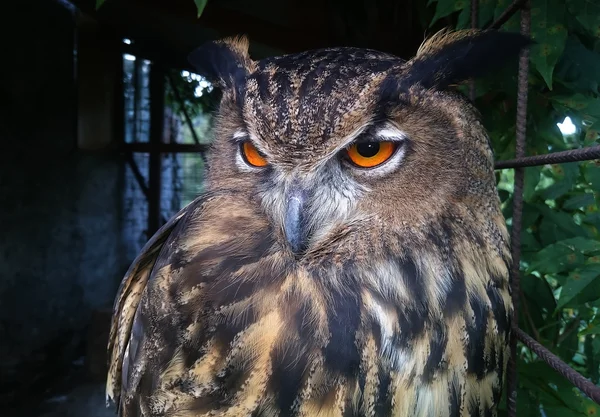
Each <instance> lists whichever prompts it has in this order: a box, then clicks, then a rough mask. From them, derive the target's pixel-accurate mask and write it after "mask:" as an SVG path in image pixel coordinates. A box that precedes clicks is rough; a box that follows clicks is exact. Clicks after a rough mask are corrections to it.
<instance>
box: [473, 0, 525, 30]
mask: <svg viewBox="0 0 600 417" xmlns="http://www.w3.org/2000/svg"><path fill="white" fill-rule="evenodd" d="M526 1H527V0H514V1H513V2H512V3H511V5H510V6H508V7H507V8H506V10H505V11H504V12H503V13H502V14H501V15H500V16H499V17H498V19H496V20H495V21H494V22H492V23H490V24H489V25H488V26H486V27H485V28H484V29H486V30H487V29H500V27H501V26H502V25H503V24H505V23H506V22H508V20H509V19H510V18H511V17H513V15H514V14H515V13H516V12H517V10H519V9H520V8H521V7H523V5H524V4H525V2H526Z"/></svg>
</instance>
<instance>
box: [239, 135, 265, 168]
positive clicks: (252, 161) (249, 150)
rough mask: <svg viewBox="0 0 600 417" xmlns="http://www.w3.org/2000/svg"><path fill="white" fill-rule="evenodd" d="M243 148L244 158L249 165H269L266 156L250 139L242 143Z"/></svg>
mask: <svg viewBox="0 0 600 417" xmlns="http://www.w3.org/2000/svg"><path fill="white" fill-rule="evenodd" d="M241 150H242V155H243V156H244V160H245V161H246V163H247V164H248V165H252V166H254V167H260V168H262V167H265V166H267V164H268V162H267V160H266V159H265V157H264V156H263V155H262V154H261V153H260V152H259V150H258V149H256V147H255V146H254V145H253V144H252V143H250V142H249V141H246V142H243V143H242V145H241Z"/></svg>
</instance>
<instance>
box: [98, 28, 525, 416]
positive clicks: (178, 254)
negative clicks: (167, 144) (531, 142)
mask: <svg viewBox="0 0 600 417" xmlns="http://www.w3.org/2000/svg"><path fill="white" fill-rule="evenodd" d="M486 36H487V37H488V38H489V37H490V36H491V40H490V39H488V38H486ZM494 39H496V41H494ZM498 39H499V40H498ZM492 41H494V42H499V44H500V45H503V46H504V47H505V48H504V49H505V51H506V53H505V55H507V56H508V55H511V54H512V55H514V54H515V53H516V52H518V50H519V49H520V48H521V47H522V46H523V45H524V44H525V41H524V40H523V39H522V38H519V37H516V36H513V37H511V35H508V36H507V34H504V35H502V34H497V33H492V34H491V35H490V34H488V33H483V34H481V33H467V34H466V35H465V34H463V35H461V36H458V35H452V34H445V35H443V36H441V37H440V38H436V39H434V40H431V41H429V42H428V43H426V44H425V45H424V46H423V47H422V48H421V50H420V52H419V53H418V54H417V57H416V58H414V59H413V60H410V61H408V62H404V61H402V60H400V59H398V58H396V57H393V56H391V55H387V54H383V53H379V52H376V51H369V50H361V49H354V48H334V49H327V50H320V51H311V52H306V53H302V54H296V55H291V56H284V57H278V58H271V59H268V60H264V61H258V62H256V61H252V60H251V59H250V58H249V57H248V55H247V46H248V45H247V42H246V41H245V40H243V39H242V40H229V41H224V42H215V43H211V44H210V45H208V46H205V47H204V48H200V49H199V50H197V51H196V52H195V53H194V54H193V55H192V57H191V60H192V62H193V63H196V64H197V65H198V67H199V70H200V72H201V73H204V74H208V75H209V76H211V75H212V79H214V80H216V82H218V83H219V85H220V86H221V88H222V89H223V93H224V95H223V99H222V101H221V106H220V110H219V113H218V116H217V124H216V133H215V141H214V145H213V149H212V150H211V157H210V160H209V161H210V165H209V171H208V180H207V186H206V189H207V192H206V193H205V194H203V195H201V196H200V197H198V199H196V200H195V201H194V202H192V203H191V204H190V205H189V206H187V207H186V208H184V209H183V210H182V211H181V212H180V213H179V214H178V215H176V216H175V217H174V218H173V219H171V220H170V221H169V223H167V224H166V225H165V226H163V228H162V229H161V230H160V231H159V232H158V233H157V234H156V235H155V236H154V237H153V238H152V239H151V240H150V241H149V242H148V243H147V245H146V246H145V247H144V249H143V250H142V252H141V253H140V255H139V256H138V258H137V259H136V260H135V261H134V263H133V264H132V266H131V268H130V270H129V271H128V273H127V275H126V276H125V278H124V280H123V283H122V285H121V288H120V289H119V294H118V296H117V299H116V301H115V310H114V321H113V327H112V331H111V338H110V342H109V355H110V371H109V377H108V383H107V394H108V396H109V397H110V398H112V399H114V400H115V401H116V402H117V404H118V409H119V413H120V415H121V416H184V417H188V416H257V417H258V416H265V417H266V416H268V417H275V416H281V417H285V416H373V417H374V416H377V417H379V416H382V417H383V416H397V417H408V416H417V417H421V416H422V417H425V416H434V417H459V416H460V417H462V416H492V415H495V414H496V411H497V405H498V402H499V399H500V396H501V393H502V385H503V377H504V372H505V368H506V363H507V360H508V356H509V350H508V342H509V337H510V327H511V316H512V304H511V299H510V293H509V286H508V267H509V265H510V252H509V243H508V236H507V231H506V226H505V223H504V218H503V216H502V213H501V211H500V204H499V199H498V196H497V192H496V188H495V178H494V172H493V156H492V152H491V149H490V146H489V141H488V137H487V134H486V132H485V130H484V128H483V126H482V125H481V123H480V122H479V120H478V116H477V113H476V112H475V111H474V109H473V108H472V106H471V105H470V104H469V103H467V101H466V100H464V99H463V98H462V97H460V96H459V95H457V94H455V93H451V92H449V91H447V88H446V87H447V85H448V84H449V83H453V82H455V81H456V80H457V79H460V78H461V77H464V74H461V73H460V71H464V68H463V67H465V61H466V63H467V64H468V63H469V62H470V61H469V60H471V61H472V60H473V59H474V58H473V57H472V56H471V55H469V54H473V53H475V54H476V55H475V58H478V57H479V55H477V54H480V53H481V52H480V49H481V48H480V46H481V45H480V44H481V43H485V42H488V43H489V42H492ZM461 42H462V44H461ZM492 43H493V42H492ZM457 45H458V46H457ZM461 45H462V47H461ZM478 46H479V49H478ZM452 48H454V49H452ZM465 50H466V52H465ZM448 51H449V52H448ZM478 51H479V52H478ZM494 53H495V55H496V56H497V55H499V54H498V49H496V50H495V52H494ZM448 54H449V55H448ZM461 54H462V55H461ZM457 57H458V58H460V59H458V58H457ZM457 59H458V60H457ZM432 60H433V61H432ZM453 60H454V61H456V62H454V61H453ZM430 61H432V62H433V63H432V62H430ZM440 62H442V64H443V65H441V64H440ZM453 62H454V64H453ZM467 68H468V66H467ZM457 73H458V75H457Z"/></svg>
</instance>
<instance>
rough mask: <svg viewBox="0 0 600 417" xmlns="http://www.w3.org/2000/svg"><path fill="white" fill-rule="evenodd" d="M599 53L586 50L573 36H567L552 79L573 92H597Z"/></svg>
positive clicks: (599, 68)
mask: <svg viewBox="0 0 600 417" xmlns="http://www.w3.org/2000/svg"><path fill="white" fill-rule="evenodd" d="M598 74H600V53H598V52H595V51H592V50H590V49H588V48H586V47H585V46H584V45H583V44H582V43H581V42H580V41H579V39H577V38H576V37H575V36H569V39H567V43H566V45H565V50H564V52H563V54H562V56H561V58H560V60H559V61H558V63H557V64H556V67H555V69H554V77H555V79H556V80H557V81H559V82H560V83H561V84H563V85H565V86H566V87H568V88H571V89H573V90H574V91H575V92H580V93H587V92H590V91H598V83H599V80H598Z"/></svg>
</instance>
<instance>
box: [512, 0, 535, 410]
mask: <svg viewBox="0 0 600 417" xmlns="http://www.w3.org/2000/svg"><path fill="white" fill-rule="evenodd" d="M530 26H531V12H530V10H529V1H527V2H525V4H524V5H523V8H522V9H521V33H522V34H523V35H525V36H529V33H530ZM528 88H529V48H525V49H523V51H522V52H521V55H520V57H519V79H518V84H517V134H516V142H517V143H516V158H517V159H519V158H524V157H525V142H526V139H527V96H528ZM524 178H525V171H524V169H523V168H516V170H515V185H514V193H513V218H512V230H511V252H512V268H511V274H510V275H511V277H510V278H511V289H512V301H513V308H514V310H513V323H518V322H519V319H518V318H519V301H520V300H519V297H520V293H521V283H520V277H519V267H520V263H521V221H522V219H523V182H524ZM510 351H511V355H510V360H509V362H508V378H507V379H508V387H507V389H508V397H507V398H508V404H507V405H508V416H509V417H516V415H517V383H518V378H517V338H516V335H515V333H513V334H512V337H511V340H510Z"/></svg>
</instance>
